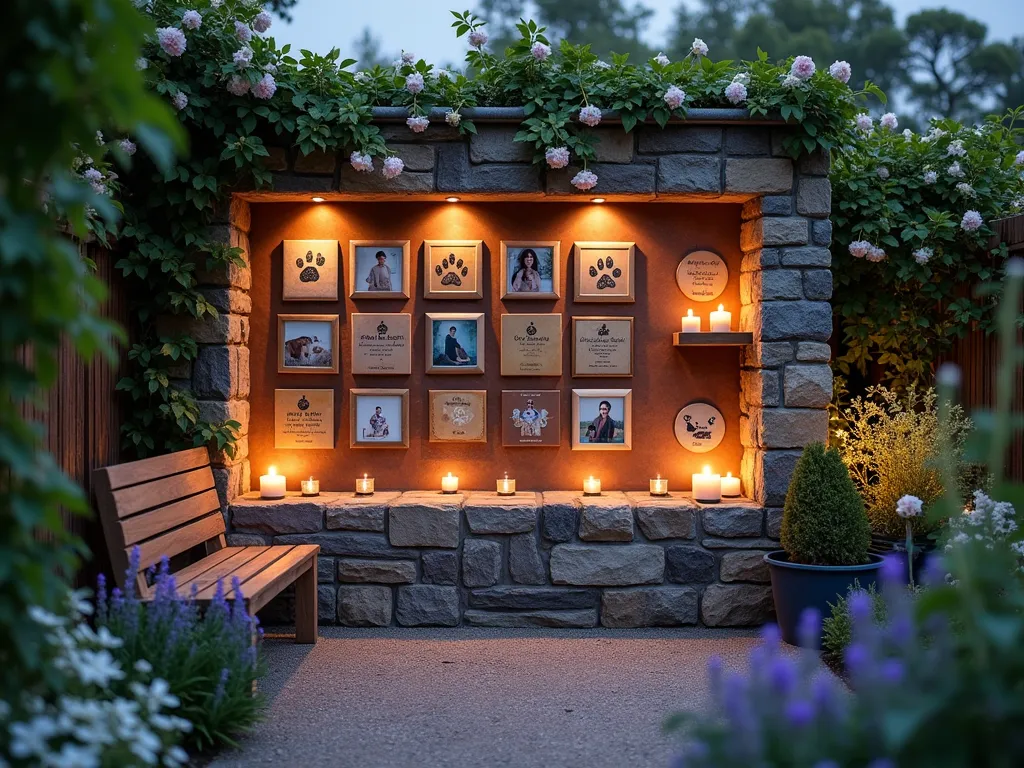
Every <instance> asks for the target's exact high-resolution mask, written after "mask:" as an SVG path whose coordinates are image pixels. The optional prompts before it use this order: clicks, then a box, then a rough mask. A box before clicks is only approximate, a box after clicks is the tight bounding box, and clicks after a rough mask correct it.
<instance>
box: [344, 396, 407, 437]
mask: <svg viewBox="0 0 1024 768" xmlns="http://www.w3.org/2000/svg"><path fill="white" fill-rule="evenodd" d="M349 401H350V408H351V412H352V414H351V415H352V418H351V422H352V441H351V446H352V447H353V448H408V447H409V390H408V389H350V390H349Z"/></svg>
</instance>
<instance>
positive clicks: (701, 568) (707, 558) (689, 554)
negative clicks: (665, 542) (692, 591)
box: [665, 544, 715, 584]
mask: <svg viewBox="0 0 1024 768" xmlns="http://www.w3.org/2000/svg"><path fill="white" fill-rule="evenodd" d="M665 577H666V579H667V580H668V581H671V582H673V583H675V584H707V583H708V582H711V581H713V580H714V578H715V556H714V555H712V554H711V553H710V552H708V551H707V550H706V549H701V548H700V547H698V546H694V545H691V544H679V545H676V546H673V547H666V548H665Z"/></svg>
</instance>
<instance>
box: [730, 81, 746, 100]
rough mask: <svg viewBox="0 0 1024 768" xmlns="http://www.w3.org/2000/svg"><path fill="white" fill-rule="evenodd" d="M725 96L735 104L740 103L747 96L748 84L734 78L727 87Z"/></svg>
mask: <svg viewBox="0 0 1024 768" xmlns="http://www.w3.org/2000/svg"><path fill="white" fill-rule="evenodd" d="M725 98H727V99H728V100H729V101H730V102H731V103H733V104H739V103H740V102H742V101H744V100H746V98H747V86H745V85H744V84H743V83H741V82H739V81H738V80H733V81H732V82H731V83H729V84H728V85H727V86H726V87H725Z"/></svg>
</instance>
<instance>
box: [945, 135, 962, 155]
mask: <svg viewBox="0 0 1024 768" xmlns="http://www.w3.org/2000/svg"><path fill="white" fill-rule="evenodd" d="M946 155H947V156H948V157H965V156H966V155H967V149H966V148H965V147H964V143H963V141H961V140H960V139H954V140H953V141H951V142H949V146H948V147H946Z"/></svg>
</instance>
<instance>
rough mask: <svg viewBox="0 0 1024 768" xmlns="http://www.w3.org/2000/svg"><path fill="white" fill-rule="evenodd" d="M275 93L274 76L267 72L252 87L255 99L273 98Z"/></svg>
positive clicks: (275, 82)
mask: <svg viewBox="0 0 1024 768" xmlns="http://www.w3.org/2000/svg"><path fill="white" fill-rule="evenodd" d="M276 92H277V81H276V80H274V76H273V75H272V74H270V73H269V72H267V73H266V74H265V75H264V76H263V77H261V78H260V79H259V80H257V81H256V84H255V85H253V87H252V95H253V96H255V97H256V98H257V99H264V100H266V99H270V98H273V96H274V94H275V93H276Z"/></svg>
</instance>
